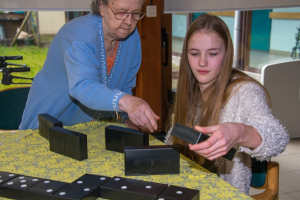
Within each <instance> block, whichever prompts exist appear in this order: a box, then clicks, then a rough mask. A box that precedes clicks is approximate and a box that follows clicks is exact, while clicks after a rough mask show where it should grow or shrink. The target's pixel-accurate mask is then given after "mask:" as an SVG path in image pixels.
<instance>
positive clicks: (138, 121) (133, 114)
mask: <svg viewBox="0 0 300 200" xmlns="http://www.w3.org/2000/svg"><path fill="white" fill-rule="evenodd" d="M119 109H120V110H121V111H124V112H126V113H127V114H128V116H129V119H130V120H131V122H132V123H133V124H135V126H137V127H139V128H140V129H142V130H149V131H150V132H153V131H154V130H156V129H157V123H156V121H157V120H159V117H158V116H157V115H156V114H155V113H154V112H153V111H152V109H151V108H150V106H149V105H148V104H147V103H146V102H145V101H144V100H142V99H141V98H138V97H134V96H131V95H124V96H123V97H122V98H121V99H120V101H119Z"/></svg>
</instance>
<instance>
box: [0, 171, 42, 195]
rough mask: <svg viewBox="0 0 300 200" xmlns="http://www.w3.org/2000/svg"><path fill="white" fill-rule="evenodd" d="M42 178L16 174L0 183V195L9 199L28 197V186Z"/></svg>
mask: <svg viewBox="0 0 300 200" xmlns="http://www.w3.org/2000/svg"><path fill="white" fill-rule="evenodd" d="M42 180H43V179H40V178H35V177H31V176H23V175H19V176H16V177H15V178H13V179H10V180H8V181H6V182H5V183H3V184H1V185H0V196H1V197H5V198H10V199H30V198H29V196H30V193H29V192H28V191H27V190H28V188H30V187H31V186H34V185H35V184H38V183H39V182H40V181H42Z"/></svg>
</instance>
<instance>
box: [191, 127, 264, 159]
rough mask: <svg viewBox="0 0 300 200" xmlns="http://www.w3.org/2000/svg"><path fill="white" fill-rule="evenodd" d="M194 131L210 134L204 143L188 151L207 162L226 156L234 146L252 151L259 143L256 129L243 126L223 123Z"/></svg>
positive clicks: (197, 128) (192, 146) (259, 138)
mask: <svg viewBox="0 0 300 200" xmlns="http://www.w3.org/2000/svg"><path fill="white" fill-rule="evenodd" d="M195 129H196V130H197V131H199V132H201V133H204V134H212V135H211V136H210V137H209V138H208V139H207V140H206V141H204V142H201V143H199V144H195V145H192V144H190V145H189V147H190V150H192V151H194V152H196V153H197V154H199V155H202V156H203V157H205V158H207V159H209V160H214V159H216V158H219V157H221V156H223V155H225V154H227V152H228V151H229V150H230V149H231V148H232V147H233V146H234V145H235V144H239V145H241V146H245V147H248V148H253V149H254V148H256V147H258V146H259V145H260V143H261V137H260V135H259V134H258V133H257V131H256V129H255V128H254V127H252V126H248V125H245V124H240V123H223V124H219V125H216V126H209V127H200V126H195Z"/></svg>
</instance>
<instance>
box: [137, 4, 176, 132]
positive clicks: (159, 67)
mask: <svg viewBox="0 0 300 200" xmlns="http://www.w3.org/2000/svg"><path fill="white" fill-rule="evenodd" d="M150 2H151V3H153V5H155V6H156V7H157V16H156V17H147V16H145V17H144V18H143V19H142V20H140V21H139V22H138V25H137V27H138V30H139V33H140V36H141V43H142V64H141V68H140V70H139V72H138V75H137V86H136V88H135V91H134V93H135V95H136V96H137V97H140V98H142V99H144V100H145V101H146V102H147V103H148V104H149V105H150V106H151V108H152V109H153V111H154V112H155V113H156V114H157V115H158V116H159V117H160V120H159V121H158V126H159V127H161V128H164V125H165V122H166V120H167V115H168V111H167V91H168V89H171V88H172V61H171V53H172V52H171V49H172V46H171V42H170V41H171V37H172V15H171V14H163V8H164V1H162V0H153V1H149V0H146V1H145V3H144V6H143V9H144V11H146V6H148V5H150ZM163 32H165V34H163ZM168 38H169V41H168V40H167V39H168ZM158 131H161V130H158Z"/></svg>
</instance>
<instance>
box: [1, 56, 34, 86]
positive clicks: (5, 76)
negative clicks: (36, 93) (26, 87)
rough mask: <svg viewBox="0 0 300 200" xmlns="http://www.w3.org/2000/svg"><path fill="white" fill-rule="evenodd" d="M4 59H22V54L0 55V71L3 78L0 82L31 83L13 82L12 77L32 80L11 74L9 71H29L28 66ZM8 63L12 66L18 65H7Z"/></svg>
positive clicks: (6, 83) (7, 83)
mask: <svg viewBox="0 0 300 200" xmlns="http://www.w3.org/2000/svg"><path fill="white" fill-rule="evenodd" d="M6 60H23V56H0V72H2V73H3V78H2V81H1V83H2V84H3V85H10V84H31V83H19V82H18V83H14V82H13V79H29V80H33V78H26V77H19V76H13V75H11V74H10V73H12V72H29V71H30V67H27V65H26V64H24V65H20V64H14V63H8V62H6ZM9 65H14V66H20V67H14V68H11V67H9V68H8V67H7V66H9Z"/></svg>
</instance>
